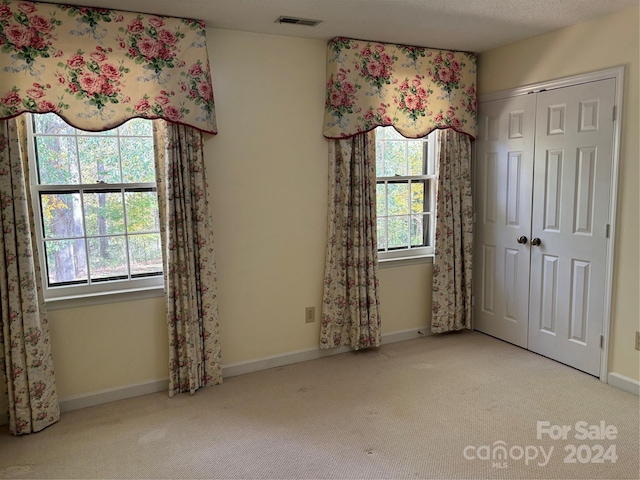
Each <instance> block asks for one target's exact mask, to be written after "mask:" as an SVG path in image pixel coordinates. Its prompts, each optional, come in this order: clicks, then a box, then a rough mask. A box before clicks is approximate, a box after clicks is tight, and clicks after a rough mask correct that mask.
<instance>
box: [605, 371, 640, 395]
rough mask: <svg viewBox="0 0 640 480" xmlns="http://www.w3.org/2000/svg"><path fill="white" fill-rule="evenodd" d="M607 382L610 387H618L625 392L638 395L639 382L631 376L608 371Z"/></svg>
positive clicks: (639, 390) (639, 389)
mask: <svg viewBox="0 0 640 480" xmlns="http://www.w3.org/2000/svg"><path fill="white" fill-rule="evenodd" d="M607 383H608V384H609V385H611V386H612V387H616V388H620V389H621V390H624V391H625V392H629V393H633V394H635V395H640V382H639V381H638V380H634V379H633V378H629V377H625V376H624V375H620V374H619V373H615V372H610V373H609V374H608V375H607Z"/></svg>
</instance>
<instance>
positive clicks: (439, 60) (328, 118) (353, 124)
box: [323, 37, 477, 138]
mask: <svg viewBox="0 0 640 480" xmlns="http://www.w3.org/2000/svg"><path fill="white" fill-rule="evenodd" d="M476 106H477V104H476V55H475V54H473V53H467V52H455V51H448V50H435V49H430V48H424V47H411V46H406V45H394V44H387V43H375V42H367V41H362V40H353V39H349V38H341V37H339V38H334V39H333V40H331V41H330V42H329V44H328V51H327V90H326V97H325V114H324V131H323V133H324V136H325V137H327V138H345V137H350V136H353V135H355V134H358V133H361V132H366V131H369V130H371V129H373V128H375V127H377V126H388V125H393V126H394V127H395V128H396V130H398V132H400V133H401V134H402V135H403V136H405V137H408V138H418V137H423V136H425V135H427V134H428V133H429V132H431V131H433V130H435V129H437V128H452V129H454V130H456V131H458V132H461V133H465V134H467V135H469V136H471V137H472V138H475V135H476Z"/></svg>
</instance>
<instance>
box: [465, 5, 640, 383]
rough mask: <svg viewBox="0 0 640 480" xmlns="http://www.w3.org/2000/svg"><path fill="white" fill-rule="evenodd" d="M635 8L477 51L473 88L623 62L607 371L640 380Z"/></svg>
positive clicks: (489, 88)
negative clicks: (636, 346)
mask: <svg viewBox="0 0 640 480" xmlns="http://www.w3.org/2000/svg"><path fill="white" fill-rule="evenodd" d="M638 30H639V9H638V8H634V9H632V10H627V11H623V12H620V13H617V14H615V15H611V16H607V17H603V18H600V19H597V20H595V21H592V22H589V23H584V24H580V25H577V26H574V27H570V28H566V29H563V30H559V31H556V32H554V33H551V34H548V35H543V36H540V37H536V38H532V39H529V40H525V41H521V42H518V43H515V44H512V45H509V46H506V47H502V48H497V49H495V50H491V51H488V52H485V53H483V54H481V55H480V58H479V61H478V92H479V93H480V94H486V93H491V92H495V91H499V90H504V89H509V88H513V87H517V86H522V85H527V84H531V83H536V82H542V81H546V80H552V79H556V78H561V77H566V76H571V75H577V74H580V73H586V72H591V71H595V70H602V69H605V68H610V67H616V66H619V65H625V66H626V72H625V89H624V105H623V106H622V109H623V115H622V141H621V153H620V179H619V183H618V205H617V208H618V211H617V219H616V222H617V231H616V242H615V260H614V280H613V299H612V326H611V341H610V355H609V361H610V363H609V371H610V372H616V373H619V374H621V375H624V376H626V377H629V378H633V379H635V380H639V379H640V352H638V351H636V350H635V349H634V338H635V332H636V331H637V330H640V325H639V313H638V312H639V309H638V306H639V305H638V284H639V283H638V280H639V274H638V264H639V263H640V262H639V253H640V247H639V244H638V233H639V230H640V227H639V223H638V220H639V215H638V203H639V200H638V190H639V189H638V180H639V176H640V173H639V172H640V170H639V169H638V133H639V131H640V124H639V121H638V109H639V105H640V98H639V80H638V65H639V59H640V53H639V38H638V37H639V35H638Z"/></svg>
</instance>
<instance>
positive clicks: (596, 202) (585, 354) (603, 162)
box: [528, 79, 615, 376]
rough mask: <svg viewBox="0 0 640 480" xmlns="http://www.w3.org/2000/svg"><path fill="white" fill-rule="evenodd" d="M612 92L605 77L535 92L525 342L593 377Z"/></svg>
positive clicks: (598, 326)
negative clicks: (531, 239)
mask: <svg viewBox="0 0 640 480" xmlns="http://www.w3.org/2000/svg"><path fill="white" fill-rule="evenodd" d="M614 92H615V80H613V79H610V80H601V81H597V82H591V83H586V84H582V85H576V86H572V87H566V88H559V89H556V90H550V91H546V92H541V93H539V94H537V97H538V99H537V114H536V147H535V148H536V152H535V163H534V169H535V174H534V188H533V210H532V231H531V236H532V237H533V238H538V239H540V244H539V245H538V246H534V245H532V246H531V294H530V312H529V342H528V345H529V349H530V350H532V351H534V352H537V353H540V354H542V355H545V356H548V357H550V358H553V359H555V360H558V361H560V362H562V363H566V364H567V365H571V366H573V367H575V368H578V369H580V370H583V371H585V372H587V373H590V374H592V375H596V376H597V375H599V374H600V335H601V334H602V325H603V316H604V291H605V269H606V255H605V253H606V251H607V246H608V239H607V237H606V232H607V230H606V228H607V224H608V223H609V203H610V188H611V169H612V141H613V118H612V116H613V105H614ZM534 243H536V242H535V241H534ZM551 265H553V267H552V266H551ZM552 270H553V272H554V273H553V274H551V271H552ZM550 325H553V328H549V326H550Z"/></svg>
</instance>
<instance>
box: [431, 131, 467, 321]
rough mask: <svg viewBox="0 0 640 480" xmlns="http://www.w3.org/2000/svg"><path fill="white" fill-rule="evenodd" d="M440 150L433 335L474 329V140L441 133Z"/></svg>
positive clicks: (432, 318)
mask: <svg viewBox="0 0 640 480" xmlns="http://www.w3.org/2000/svg"><path fill="white" fill-rule="evenodd" d="M438 150H439V157H438V161H437V166H436V170H437V171H436V175H438V191H437V194H436V211H437V217H436V245H435V250H436V251H435V256H434V259H433V281H432V282H433V288H432V290H433V296H432V301H431V331H432V332H434V333H443V332H451V331H456V330H462V329H465V328H471V281H472V273H473V272H472V266H473V202H472V195H471V140H470V138H469V137H468V136H467V135H463V134H460V133H458V132H454V131H453V130H442V131H440V132H438Z"/></svg>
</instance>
